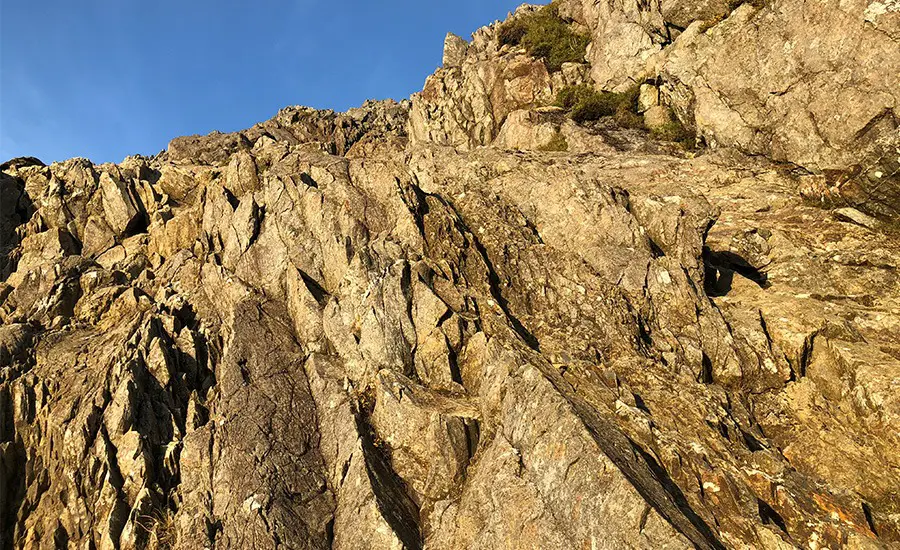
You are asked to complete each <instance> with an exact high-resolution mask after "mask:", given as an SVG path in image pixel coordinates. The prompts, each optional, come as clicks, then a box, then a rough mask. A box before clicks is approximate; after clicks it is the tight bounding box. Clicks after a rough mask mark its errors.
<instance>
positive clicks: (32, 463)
mask: <svg viewBox="0 0 900 550" xmlns="http://www.w3.org/2000/svg"><path fill="white" fill-rule="evenodd" d="M545 10H549V11H545ZM541 17H544V18H547V17H552V18H553V21H552V22H553V24H554V25H556V26H555V27H554V31H553V32H554V33H556V34H553V33H551V32H549V31H548V32H546V33H545V34H543V35H540V36H539V38H540V39H541V40H544V39H547V38H546V37H547V36H550V37H551V38H552V37H554V36H556V37H558V36H566V37H571V36H580V37H586V38H585V41H589V45H588V46H587V48H586V49H585V51H584V57H583V59H576V60H574V61H567V62H563V63H561V64H559V65H553V64H551V63H548V62H546V61H545V59H544V57H543V55H542V54H540V52H541V51H544V50H541V49H540V48H541V47H542V46H540V45H539V46H535V42H536V40H531V39H530V38H522V37H521V36H520V35H519V34H515V33H514V32H512V31H511V29H513V30H516V32H520V34H521V32H525V31H523V28H524V27H523V26H524V25H526V23H527V24H533V22H534V21H541V19H540V18H541ZM544 20H546V19H544ZM517 22H518V23H517ZM516 25H519V27H516ZM562 25H564V26H562ZM560 29H565V30H564V31H563V30H560ZM540 30H541V29H538V31H540ZM510 37H511V38H510ZM529 40H531V41H529ZM577 53H578V55H580V52H577ZM574 57H577V56H574ZM574 57H573V58H574ZM898 75H900V6H898V5H897V3H896V2H893V1H877V2H868V1H856V0H842V1H840V2H838V1H837V0H819V1H816V2H813V1H808V0H752V1H749V2H744V3H738V2H726V1H724V0H708V1H702V2H686V1H684V0H660V1H658V2H631V3H629V2H621V1H618V0H616V1H613V0H558V1H557V2H554V3H553V4H552V5H551V7H549V8H547V7H543V6H533V5H526V6H523V7H521V8H519V9H518V10H517V11H516V12H515V13H514V14H511V15H510V19H509V20H508V21H507V22H504V23H500V22H497V23H494V24H492V25H490V26H488V27H484V28H482V29H480V30H478V31H477V32H476V33H474V35H473V36H472V39H471V40H469V41H467V40H465V39H463V38H460V37H458V36H455V35H448V37H447V39H446V40H445V42H444V55H443V67H442V68H440V69H438V70H437V71H436V72H435V73H434V74H433V75H431V76H430V77H428V79H427V81H426V83H425V85H424V88H423V90H422V91H421V92H419V93H417V94H414V95H413V97H412V98H410V99H409V100H404V101H401V102H395V101H391V100H387V101H369V102H366V103H365V104H364V105H363V106H361V107H359V108H357V109H351V110H350V111H347V112H345V113H335V112H332V111H316V110H314V109H309V108H305V107H289V108H286V109H283V110H282V111H280V112H279V113H278V114H277V115H276V116H275V117H274V118H272V119H271V120H269V121H266V122H263V123H260V124H257V125H256V126H254V127H252V128H250V129H247V130H244V131H241V132H234V133H228V134H223V133H212V134H209V135H207V136H188V137H181V138H176V139H173V140H172V141H171V143H170V144H169V146H168V148H167V150H166V151H163V152H162V153H160V154H159V155H157V156H155V157H152V158H150V157H140V156H135V157H129V158H127V159H126V160H125V161H123V162H122V163H119V164H97V165H95V164H93V163H91V162H90V161H88V160H86V159H71V160H68V161H65V162H56V163H53V164H51V165H49V166H47V165H44V164H43V163H42V162H40V161H39V160H37V159H34V158H31V157H23V158H18V159H13V160H11V161H9V162H6V163H4V164H2V165H0V529H2V530H0V545H2V546H3V547H13V548H68V547H72V548H102V549H107V548H123V549H145V548H146V549H162V548H184V549H188V548H190V549H193V548H259V549H268V548H271V549H274V548H280V547H285V548H338V549H350V548H375V549H380V548H384V549H400V548H427V549H456V548H475V549H478V548H481V549H493V548H513V549H517V548H521V549H526V548H547V549H557V548H559V549H563V548H566V549H568V548H610V549H613V548H615V549H620V548H632V549H657V548H667V549H681V548H701V549H722V548H728V549H731V548H734V549H738V548H785V549H787V548H810V549H820V548H864V549H868V548H872V549H877V548H892V547H897V546H900V455H898V453H897V452H896V449H897V448H898V446H900V429H898V428H900V252H898V250H900V233H898V230H897V227H898V225H897V219H898V218H897V216H898V214H900V175H898V171H900V149H898V147H900V133H898V132H900V130H898V120H900V92H898V90H900V82H898V78H900V76H898ZM572 90H575V91H577V93H578V94H580V95H578V97H579V98H584V99H583V100H584V101H588V102H591V101H592V102H594V103H591V104H590V106H592V107H593V108H596V112H594V115H597V116H591V117H590V119H589V120H581V119H579V117H576V116H574V113H573V112H571V111H570V110H569V109H570V108H569V107H567V106H566V104H565V102H561V101H560V100H559V98H561V97H563V96H564V95H565V93H567V92H571V91H572ZM591 90H593V95H592V93H591ZM612 101H615V102H616V104H615V105H612V106H610V105H609V102H612ZM567 110H569V111H567ZM613 111H615V112H613ZM576 120H578V121H577V122H576Z"/></svg>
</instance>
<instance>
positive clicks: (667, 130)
mask: <svg viewBox="0 0 900 550" xmlns="http://www.w3.org/2000/svg"><path fill="white" fill-rule="evenodd" d="M650 135H651V136H652V137H653V138H655V139H658V140H660V141H672V142H675V143H677V144H679V145H681V146H682V147H684V148H685V149H688V150H691V149H694V148H696V145H697V134H696V133H695V132H693V131H692V130H690V129H688V128H686V127H685V126H684V124H682V123H681V122H680V121H679V120H678V118H676V117H674V116H673V117H672V121H671V122H669V123H667V124H664V125H662V126H660V127H658V128H654V129H652V130H651V131H650Z"/></svg>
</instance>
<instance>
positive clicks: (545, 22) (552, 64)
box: [497, 4, 591, 72]
mask: <svg viewBox="0 0 900 550" xmlns="http://www.w3.org/2000/svg"><path fill="white" fill-rule="evenodd" d="M497 39H498V40H499V42H500V45H501V46H503V45H507V44H508V45H512V46H520V45H521V46H524V47H525V49H526V50H528V53H529V54H530V55H532V56H534V57H538V58H542V59H543V60H544V64H545V65H546V66H547V70H548V71H550V72H554V71H558V70H560V69H561V68H562V65H563V63H572V62H574V63H581V62H583V61H584V55H585V52H586V50H587V46H588V44H589V43H590V41H591V39H590V37H589V36H587V35H584V34H581V33H577V32H575V31H573V30H572V28H571V27H570V26H569V25H568V24H567V23H566V22H565V21H564V20H563V19H562V18H561V17H560V16H559V11H558V9H557V7H556V5H554V4H550V5H548V6H545V7H543V8H541V9H540V10H538V11H535V12H532V13H529V14H527V15H523V16H520V17H516V18H515V19H511V20H509V21H506V22H505V23H503V24H502V25H500V29H499V30H498V33H497Z"/></svg>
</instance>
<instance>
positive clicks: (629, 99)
mask: <svg viewBox="0 0 900 550" xmlns="http://www.w3.org/2000/svg"><path fill="white" fill-rule="evenodd" d="M639 92H640V85H635V86H632V87H631V88H629V89H628V90H627V91H625V92H622V93H617V92H601V91H598V90H596V89H594V87H593V86H591V85H590V84H578V85H577V86H566V87H565V88H563V89H562V90H560V91H559V93H557V95H556V106H558V107H561V108H563V109H565V110H566V112H567V113H568V114H569V117H570V118H571V119H572V120H574V121H575V122H579V123H583V122H589V121H592V120H598V119H599V118H601V117H604V116H614V117H616V123H618V124H619V125H620V126H622V127H625V128H643V127H644V121H643V118H642V117H641V115H639V114H638V113H637V99H638V94H639Z"/></svg>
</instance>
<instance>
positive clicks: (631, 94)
mask: <svg viewBox="0 0 900 550" xmlns="http://www.w3.org/2000/svg"><path fill="white" fill-rule="evenodd" d="M641 84H643V82H635V83H634V84H632V85H631V87H629V88H628V89H627V90H625V91H624V92H622V93H621V94H619V105H618V106H617V107H616V123H617V124H618V125H619V126H621V127H623V128H637V129H643V128H644V117H642V116H641V115H640V114H638V98H639V97H640V95H641Z"/></svg>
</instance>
